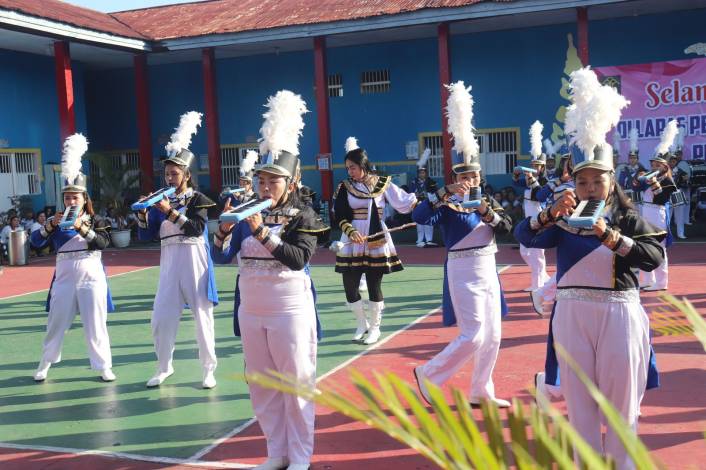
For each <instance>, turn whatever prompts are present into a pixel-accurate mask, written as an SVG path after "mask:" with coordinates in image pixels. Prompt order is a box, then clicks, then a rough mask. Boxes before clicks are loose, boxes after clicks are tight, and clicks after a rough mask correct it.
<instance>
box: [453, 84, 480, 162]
mask: <svg viewBox="0 0 706 470" xmlns="http://www.w3.org/2000/svg"><path fill="white" fill-rule="evenodd" d="M446 88H448V90H449V99H448V101H447V102H446V116H447V119H448V127H449V133H451V135H452V136H453V139H454V147H453V148H454V150H456V152H458V153H462V154H463V159H464V161H465V163H466V164H469V163H470V162H471V160H472V159H474V158H475V157H477V156H478V152H479V147H478V142H477V141H476V137H475V136H474V135H473V97H472V96H471V93H470V92H471V87H470V86H469V87H468V88H466V86H465V85H464V84H463V80H459V81H458V82H456V83H452V84H451V85H446Z"/></svg>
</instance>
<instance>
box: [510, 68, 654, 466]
mask: <svg viewBox="0 0 706 470" xmlns="http://www.w3.org/2000/svg"><path fill="white" fill-rule="evenodd" d="M571 88H572V95H571V98H572V105H571V106H570V107H569V110H568V111H567V115H566V126H565V131H566V133H567V134H568V135H570V136H571V140H572V143H574V144H576V147H575V148H574V151H575V152H576V155H579V152H580V153H582V154H583V156H584V161H582V162H580V163H578V164H577V165H576V166H575V167H574V171H573V175H574V179H575V180H577V191H576V194H577V195H578V194H579V193H581V194H595V193H596V191H595V190H605V189H606V188H607V201H606V204H607V208H606V209H604V210H603V211H602V213H601V214H600V217H602V218H603V219H604V221H605V225H606V228H605V230H604V232H603V233H602V234H601V237H600V238H599V237H598V236H597V235H596V234H595V232H596V230H597V229H594V228H593V226H592V227H591V228H587V229H582V228H575V227H572V226H571V225H569V223H568V222H567V220H566V219H568V217H567V218H565V217H559V218H558V219H557V220H555V219H554V217H553V215H552V212H551V208H548V209H545V210H544V211H542V212H541V213H540V214H539V215H538V216H537V217H532V218H527V219H525V220H523V221H522V222H521V223H520V224H519V225H518V226H517V228H516V229H515V237H516V238H517V239H518V241H519V242H520V243H522V244H524V245H526V246H529V247H537V248H556V249H557V294H556V303H555V305H554V313H553V316H552V320H551V335H552V337H550V340H552V343H551V344H550V345H551V346H554V345H561V346H562V347H563V348H564V349H565V350H566V352H567V354H568V355H569V356H570V357H571V358H573V360H574V361H575V362H576V364H577V365H578V367H579V368H580V369H581V370H582V371H583V373H584V374H586V376H587V377H588V378H589V379H590V380H591V381H592V382H593V383H594V384H596V386H597V387H598V389H599V390H600V391H601V392H602V393H603V394H604V395H605V396H606V398H607V399H608V400H610V401H611V403H612V404H613V406H614V407H615V408H616V409H617V410H618V412H619V413H620V414H621V415H622V417H623V419H625V420H626V421H627V423H628V425H629V426H631V427H633V429H634V430H636V429H637V417H638V410H639V404H640V400H641V399H642V396H643V395H644V392H645V389H646V386H647V378H648V369H649V363H650V340H649V320H648V318H647V315H646V314H645V311H644V309H643V308H642V305H641V304H640V295H639V289H638V287H639V286H638V282H637V278H636V276H635V274H634V273H633V272H632V268H636V267H637V268H640V269H644V270H646V271H650V270H652V269H655V268H656V267H657V266H658V265H659V264H660V262H661V261H662V256H663V250H662V247H661V246H660V244H659V237H660V235H656V233H655V232H656V230H655V229H654V228H653V227H651V226H650V224H649V223H647V222H645V221H644V220H643V219H642V218H641V217H640V216H639V215H638V214H637V213H636V212H635V211H634V210H633V209H632V208H630V207H628V206H623V205H622V202H621V200H620V198H619V195H617V194H616V193H615V192H614V191H615V188H616V187H617V184H616V182H615V177H614V173H613V152H612V148H611V147H610V145H608V144H607V143H606V142H605V140H604V139H605V138H604V136H605V134H606V133H607V132H608V131H609V130H610V129H611V128H612V127H613V126H615V125H616V124H617V123H618V121H619V119H620V110H621V109H622V108H623V107H625V106H627V104H628V101H627V100H626V99H625V98H624V97H622V96H620V95H619V94H618V93H617V91H615V90H614V89H613V88H610V87H609V86H607V85H600V83H599V82H598V78H597V77H596V75H595V73H594V72H593V71H591V70H590V69H589V68H584V69H580V70H577V71H575V72H572V74H571ZM576 97H581V98H583V99H581V100H579V99H576ZM587 122H588V123H590V124H591V125H590V126H589V125H587ZM582 171H591V172H592V174H591V175H590V177H591V178H592V179H591V181H594V180H595V179H596V175H600V178H601V179H600V182H599V183H597V186H595V187H593V190H592V189H591V188H590V187H589V186H590V184H593V183H589V184H584V183H583V180H582V175H581V172H582ZM606 176H607V177H608V178H606ZM601 194H602V193H601ZM594 225H595V224H594ZM662 236H663V234H662ZM558 363H559V369H560V370H561V387H562V391H563V393H564V397H565V399H566V403H567V408H568V413H569V421H570V422H571V424H572V425H573V426H574V428H575V429H576V430H577V431H578V433H579V434H580V435H581V436H582V437H583V438H584V439H585V440H586V441H587V442H588V443H589V445H591V446H592V447H593V448H594V449H595V450H596V451H597V452H600V453H604V454H607V455H609V456H611V457H612V458H614V459H615V461H616V463H617V467H618V468H619V469H630V468H633V466H634V464H633V462H632V461H631V460H630V458H629V457H628V454H627V452H626V450H625V447H624V446H623V444H622V443H621V441H620V439H619V437H618V436H617V435H616V433H615V431H614V430H613V429H612V428H610V427H609V428H608V430H607V433H606V436H605V440H604V439H603V436H602V429H601V428H602V423H601V420H602V419H601V418H602V416H601V413H600V410H599V407H598V404H597V403H596V402H595V401H594V400H593V398H592V397H591V395H590V394H589V392H588V390H587V388H586V387H585V385H584V384H583V383H582V382H581V380H580V379H579V378H578V376H577V374H576V373H575V372H574V371H573V370H572V369H571V367H570V366H569V365H568V363H567V361H566V360H565V359H564V358H563V357H560V358H559V360H558ZM550 375H552V371H551V370H550V369H549V368H547V380H548V379H549V376H550ZM554 375H556V374H554ZM575 455H576V454H575Z"/></svg>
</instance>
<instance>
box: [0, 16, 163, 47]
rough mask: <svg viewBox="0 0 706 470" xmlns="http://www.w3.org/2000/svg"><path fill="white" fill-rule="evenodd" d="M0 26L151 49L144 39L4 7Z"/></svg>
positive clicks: (43, 34) (103, 43) (96, 42)
mask: <svg viewBox="0 0 706 470" xmlns="http://www.w3.org/2000/svg"><path fill="white" fill-rule="evenodd" d="M0 27H7V28H8V29H17V30H21V31H25V32H30V33H34V34H39V35H42V36H51V37H57V38H66V39H69V40H77V41H80V42H84V43H91V44H96V45H103V46H108V47H111V48H118V49H123V50H129V51H135V52H138V51H140V52H149V51H151V50H152V46H151V45H150V43H149V42H148V41H146V40H142V39H136V38H129V37H125V36H119V35H115V34H109V33H105V32H100V31H94V30H91V29H86V28H79V27H77V26H72V25H70V24H66V23H62V22H59V21H53V20H49V19H46V18H38V17H36V16H31V15H25V14H22V13H19V12H16V11H12V10H6V9H0Z"/></svg>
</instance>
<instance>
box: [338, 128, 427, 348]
mask: <svg viewBox="0 0 706 470" xmlns="http://www.w3.org/2000/svg"><path fill="white" fill-rule="evenodd" d="M344 161H345V165H346V170H347V171H348V179H346V180H344V181H342V182H341V183H340V184H339V185H338V189H337V190H336V205H335V220H336V223H337V224H338V226H339V227H341V230H342V231H343V235H342V236H341V241H342V242H343V247H342V248H341V250H340V251H339V252H338V254H337V255H336V272H337V273H341V275H342V276H343V288H344V289H345V292H346V301H347V303H348V306H349V307H350V309H351V311H353V314H354V315H355V317H356V320H357V328H356V331H355V334H354V335H353V341H361V340H362V341H363V343H364V344H373V343H375V342H377V341H378V339H380V323H381V320H382V311H383V309H384V306H385V303H384V298H383V294H382V276H383V275H384V274H390V273H393V272H396V271H401V270H402V269H403V268H402V262H401V261H400V260H399V258H398V257H397V251H396V250H395V246H394V245H393V243H392V237H390V234H389V233H387V227H386V226H385V222H384V220H383V213H384V210H385V206H386V205H387V204H390V205H391V206H392V207H393V208H394V209H395V210H396V211H397V212H400V213H402V214H407V213H409V212H411V211H412V209H413V208H414V206H415V204H416V203H417V198H416V196H415V195H414V194H409V193H407V192H405V191H404V190H403V189H401V188H399V187H398V186H396V185H395V184H394V183H393V182H392V178H390V177H389V176H379V175H376V174H375V172H374V170H373V169H372V168H371V164H370V161H369V160H368V154H367V153H366V152H365V150H363V149H362V148H359V147H358V144H357V141H356V140H355V138H353V137H349V138H348V140H347V141H346V156H345V159H344ZM381 232H382V233H381ZM373 235H374V236H373ZM349 242H352V243H349ZM363 274H365V279H366V282H367V286H368V298H369V299H370V301H369V302H368V307H369V308H370V312H369V314H370V316H369V318H366V313H365V308H364V305H363V301H362V300H361V296H360V293H359V289H358V287H359V284H360V279H361V276H362V275H363ZM366 333H367V336H366ZM364 336H365V339H363V337H364Z"/></svg>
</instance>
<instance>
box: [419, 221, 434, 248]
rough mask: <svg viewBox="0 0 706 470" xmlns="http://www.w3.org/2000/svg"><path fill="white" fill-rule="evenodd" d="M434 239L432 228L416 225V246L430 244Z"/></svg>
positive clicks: (430, 226)
mask: <svg viewBox="0 0 706 470" xmlns="http://www.w3.org/2000/svg"><path fill="white" fill-rule="evenodd" d="M433 239H434V226H433V225H421V224H417V244H419V243H424V242H430V241H433Z"/></svg>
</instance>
